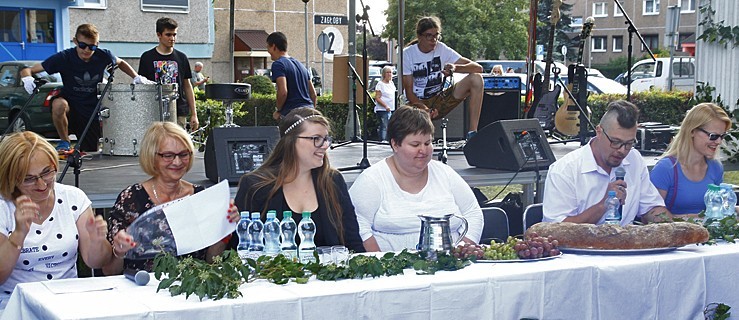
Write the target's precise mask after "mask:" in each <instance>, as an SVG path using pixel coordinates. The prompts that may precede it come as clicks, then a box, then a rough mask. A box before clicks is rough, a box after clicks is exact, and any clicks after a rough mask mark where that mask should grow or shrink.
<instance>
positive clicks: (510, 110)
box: [477, 90, 521, 128]
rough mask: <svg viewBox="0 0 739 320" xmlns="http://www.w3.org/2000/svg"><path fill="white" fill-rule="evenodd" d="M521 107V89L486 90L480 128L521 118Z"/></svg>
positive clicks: (483, 97)
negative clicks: (501, 121)
mask: <svg viewBox="0 0 739 320" xmlns="http://www.w3.org/2000/svg"><path fill="white" fill-rule="evenodd" d="M520 109H521V91H520V90H485V93H484V94H483V96H482V110H480V123H479V125H478V126H477V127H478V128H484V127H485V126H487V125H489V124H491V123H493V122H495V121H498V120H512V119H519V118H520V117H519V116H518V112H519V110H520Z"/></svg>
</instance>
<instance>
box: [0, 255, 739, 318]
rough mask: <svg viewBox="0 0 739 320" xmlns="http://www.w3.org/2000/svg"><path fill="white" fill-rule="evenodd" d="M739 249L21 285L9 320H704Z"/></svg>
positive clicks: (730, 285) (733, 298)
mask: <svg viewBox="0 0 739 320" xmlns="http://www.w3.org/2000/svg"><path fill="white" fill-rule="evenodd" d="M737 261H739V245H732V244H722V245H718V246H695V245H691V246H687V247H683V248H681V249H678V250H676V251H672V252H668V253H662V254H652V255H623V256H596V255H592V256H589V255H574V254H565V255H563V256H562V257H560V258H557V259H552V260H547V261H538V262H526V263H497V264H486V263H479V264H474V265H472V266H469V267H467V268H465V269H463V270H458V271H454V272H439V273H437V274H435V275H415V274H412V273H410V272H409V273H406V275H401V276H393V277H381V278H376V279H362V280H342V281H337V282H324V281H318V280H315V279H312V280H311V281H310V282H309V283H308V284H302V285H301V284H295V283H290V284H287V285H281V286H278V285H274V284H270V283H267V282H263V281H257V282H255V283H249V284H245V285H243V286H242V288H241V292H242V293H243V294H244V297H242V298H239V299H223V300H219V301H210V300H206V301H202V302H200V301H198V298H197V297H196V296H191V297H190V298H189V299H185V298H184V296H177V297H170V295H169V292H168V291H161V292H159V293H156V286H157V281H156V280H154V279H153V277H152V282H150V283H149V284H148V285H147V286H143V287H139V286H136V285H135V284H134V283H132V282H130V281H128V280H126V279H125V278H123V277H121V276H118V277H107V278H105V277H103V278H86V279H70V280H57V281H70V282H80V281H111V282H112V283H113V284H114V285H115V286H116V287H115V288H114V289H111V290H104V291H96V292H84V293H70V294H54V293H52V292H51V291H49V289H47V287H46V286H45V285H44V284H42V283H25V284H20V285H18V286H17V288H16V289H15V291H14V292H13V295H12V297H11V299H10V301H9V302H8V306H7V308H6V309H5V311H4V313H3V314H2V319H3V320H5V319H93V318H94V319H120V318H125V319H176V320H182V319H521V318H535V319H703V315H702V310H703V308H704V307H705V306H706V305H707V304H708V303H712V302H723V303H726V304H728V305H729V306H732V307H735V308H736V307H739V286H737V282H739V281H738V280H739V276H738V273H739V271H738V270H737V263H736V262H737Z"/></svg>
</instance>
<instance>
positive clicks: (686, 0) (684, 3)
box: [680, 0, 695, 13]
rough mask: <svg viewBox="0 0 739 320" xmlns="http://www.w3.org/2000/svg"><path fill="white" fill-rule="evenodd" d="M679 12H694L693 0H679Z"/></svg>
mask: <svg viewBox="0 0 739 320" xmlns="http://www.w3.org/2000/svg"><path fill="white" fill-rule="evenodd" d="M680 12H684V13H693V12H695V0H680Z"/></svg>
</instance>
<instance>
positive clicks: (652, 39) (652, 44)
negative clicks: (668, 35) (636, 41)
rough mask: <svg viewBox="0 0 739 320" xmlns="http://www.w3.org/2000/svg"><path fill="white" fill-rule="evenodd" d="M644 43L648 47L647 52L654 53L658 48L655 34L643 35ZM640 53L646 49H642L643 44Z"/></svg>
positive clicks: (657, 39)
mask: <svg viewBox="0 0 739 320" xmlns="http://www.w3.org/2000/svg"><path fill="white" fill-rule="evenodd" d="M644 42H646V43H647V45H648V46H649V50H652V51H654V50H656V49H657V48H659V36H658V35H656V34H652V35H645V36H644ZM641 51H642V52H644V51H647V49H646V48H644V45H643V44H642V46H641Z"/></svg>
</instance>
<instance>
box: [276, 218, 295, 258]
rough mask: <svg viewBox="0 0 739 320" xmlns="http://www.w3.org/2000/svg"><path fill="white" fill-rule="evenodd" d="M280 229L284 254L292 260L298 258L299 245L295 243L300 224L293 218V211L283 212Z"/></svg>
mask: <svg viewBox="0 0 739 320" xmlns="http://www.w3.org/2000/svg"><path fill="white" fill-rule="evenodd" d="M280 230H281V231H282V242H281V243H280V249H282V254H283V255H285V256H286V257H287V258H288V259H290V260H293V259H296V258H297V257H298V245H297V244H295V236H296V235H297V232H298V225H297V224H295V220H293V213H292V211H289V210H288V211H283V212H282V222H280Z"/></svg>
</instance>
